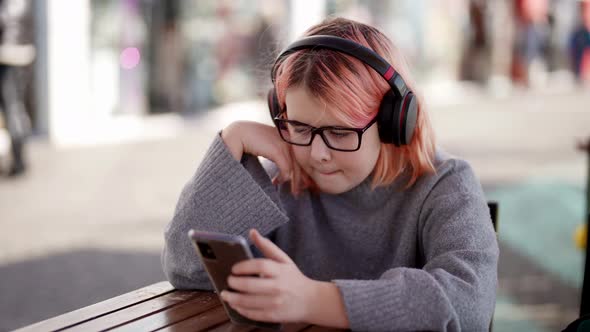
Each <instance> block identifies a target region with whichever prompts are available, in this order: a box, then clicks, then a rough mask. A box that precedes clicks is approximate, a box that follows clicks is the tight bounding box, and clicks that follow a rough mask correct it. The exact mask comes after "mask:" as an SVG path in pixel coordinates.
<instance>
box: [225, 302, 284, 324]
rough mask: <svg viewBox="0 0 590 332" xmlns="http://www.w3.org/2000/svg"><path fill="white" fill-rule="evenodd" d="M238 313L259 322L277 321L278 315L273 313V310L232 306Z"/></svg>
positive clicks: (278, 320)
mask: <svg viewBox="0 0 590 332" xmlns="http://www.w3.org/2000/svg"><path fill="white" fill-rule="evenodd" d="M233 308H234V309H235V310H236V311H237V312H239V313H240V315H242V316H245V317H248V318H250V319H252V320H257V321H261V322H271V323H279V322H280V317H279V316H277V315H276V314H275V311H274V310H255V309H246V308H242V307H238V306H236V307H233Z"/></svg>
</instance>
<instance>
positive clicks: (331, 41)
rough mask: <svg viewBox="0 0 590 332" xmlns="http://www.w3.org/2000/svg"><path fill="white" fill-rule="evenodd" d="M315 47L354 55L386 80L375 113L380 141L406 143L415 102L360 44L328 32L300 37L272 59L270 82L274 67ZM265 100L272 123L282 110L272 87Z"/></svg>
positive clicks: (382, 61) (387, 67)
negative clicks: (293, 55) (299, 52)
mask: <svg viewBox="0 0 590 332" xmlns="http://www.w3.org/2000/svg"><path fill="white" fill-rule="evenodd" d="M316 48H327V49H330V50H334V51H338V52H342V53H346V54H348V55H350V56H353V57H355V58H357V59H359V60H360V61H362V62H363V63H365V64H367V65H368V66H370V67H371V68H373V69H374V70H375V71H376V72H378V73H379V75H381V76H382V77H383V78H384V79H385V80H386V81H387V83H389V86H391V90H389V91H387V93H386V94H385V95H384V96H383V99H382V100H381V105H380V106H379V113H378V115H377V117H378V118H377V125H378V126H379V137H380V139H381V141H382V142H383V143H393V144H395V146H401V145H407V144H409V143H410V142H411V141H412V135H413V133H414V128H415V127H416V118H417V115H418V101H417V99H416V97H415V96H414V93H413V92H412V91H410V89H409V88H408V87H407V86H406V83H405V82H404V80H403V78H402V77H401V76H400V75H399V74H398V73H397V72H396V71H395V70H394V69H393V67H392V66H391V65H390V64H389V63H388V62H387V61H385V59H383V58H382V57H381V56H380V55H379V54H377V53H375V52H373V51H372V50H371V49H369V48H367V47H364V46H363V45H360V44H357V43H355V42H353V41H351V40H348V39H345V38H340V37H336V36H328V35H316V36H311V37H305V38H303V39H300V40H298V41H296V42H294V43H292V44H291V45H289V46H287V48H285V49H284V50H283V51H282V52H281V54H280V55H279V56H278V57H277V59H276V60H275V62H274V65H273V67H272V71H271V79H272V82H273V85H274V82H275V75H276V70H277V67H278V65H279V64H280V63H281V62H282V60H283V59H284V58H285V57H286V56H288V55H289V54H291V53H293V52H295V51H299V50H302V49H316ZM267 101H268V108H269V111H270V116H271V117H272V119H273V122H274V119H275V117H277V116H278V115H279V114H281V113H282V112H283V109H282V108H281V106H280V105H279V102H278V99H277V95H276V91H275V88H274V87H273V88H272V89H270V91H269V92H268V95H267Z"/></svg>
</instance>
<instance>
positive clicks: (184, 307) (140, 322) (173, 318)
mask: <svg viewBox="0 0 590 332" xmlns="http://www.w3.org/2000/svg"><path fill="white" fill-rule="evenodd" d="M193 293H195V292H193ZM215 307H220V308H221V309H222V311H223V307H222V306H221V302H220V301H219V298H218V297H217V295H216V294H214V293H210V292H207V293H201V294H200V295H199V296H198V297H196V298H194V299H192V300H189V301H186V302H183V303H181V304H178V305H175V306H173V307H171V308H168V309H166V310H162V311H159V312H156V313H153V314H151V315H149V316H147V317H143V318H140V319H137V320H134V321H132V322H129V323H126V324H125V325H122V326H119V327H117V328H115V329H114V330H113V331H117V332H127V331H129V332H132V331H154V330H158V329H161V328H163V327H166V326H169V325H172V324H174V323H177V322H180V321H183V320H185V319H187V318H190V317H193V316H197V317H201V318H202V319H201V320H200V322H201V323H202V324H204V325H207V326H208V327H210V326H214V325H217V324H219V323H221V322H223V320H219V319H217V320H216V321H215V322H208V321H207V318H208V317H209V315H207V312H208V311H210V310H211V309H213V308H215ZM225 320H227V317H226V318H225ZM203 329H205V328H201V330H203ZM186 331H195V329H191V330H186Z"/></svg>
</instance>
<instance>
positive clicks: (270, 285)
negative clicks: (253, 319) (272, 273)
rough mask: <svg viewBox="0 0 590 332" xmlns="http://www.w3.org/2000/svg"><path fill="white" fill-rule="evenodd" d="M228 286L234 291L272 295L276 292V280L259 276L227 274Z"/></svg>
mask: <svg viewBox="0 0 590 332" xmlns="http://www.w3.org/2000/svg"><path fill="white" fill-rule="evenodd" d="M227 284H228V286H229V287H231V288H232V289H234V290H236V291H240V292H243V293H250V294H258V295H274V294H277V293H278V288H277V286H276V284H277V283H276V280H274V279H268V278H259V277H239V276H233V275H232V276H229V277H228V278H227Z"/></svg>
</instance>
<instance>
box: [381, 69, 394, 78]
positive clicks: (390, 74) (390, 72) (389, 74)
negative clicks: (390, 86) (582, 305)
mask: <svg viewBox="0 0 590 332" xmlns="http://www.w3.org/2000/svg"><path fill="white" fill-rule="evenodd" d="M393 73H394V71H393V67H391V66H390V67H389V68H388V69H387V71H386V72H385V74H383V77H385V79H386V80H388V81H389V79H390V78H391V77H392V76H393Z"/></svg>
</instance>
